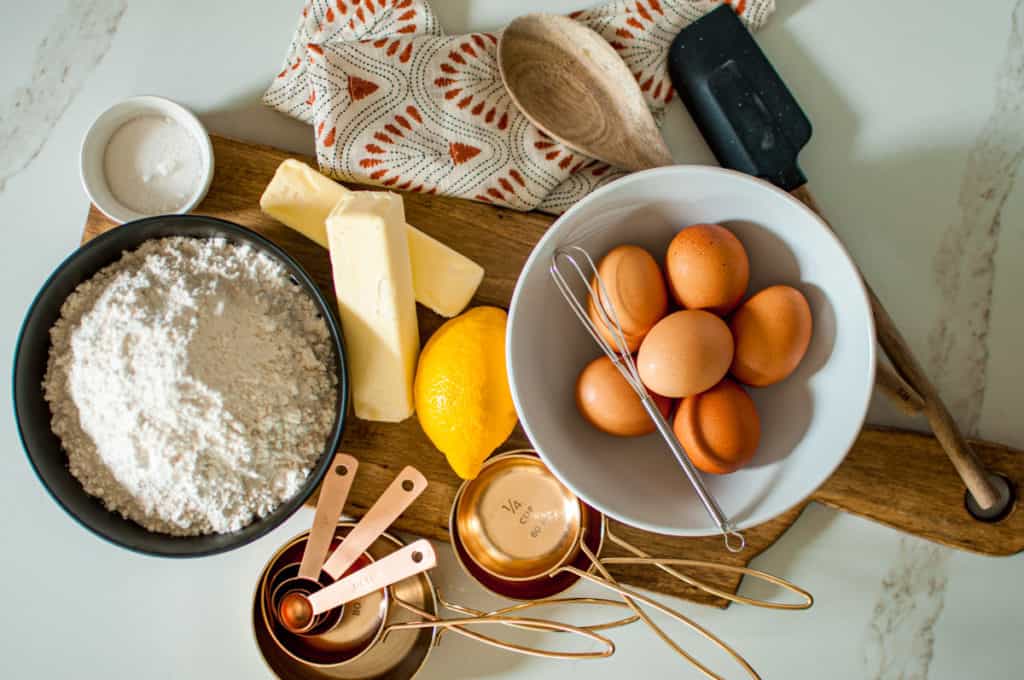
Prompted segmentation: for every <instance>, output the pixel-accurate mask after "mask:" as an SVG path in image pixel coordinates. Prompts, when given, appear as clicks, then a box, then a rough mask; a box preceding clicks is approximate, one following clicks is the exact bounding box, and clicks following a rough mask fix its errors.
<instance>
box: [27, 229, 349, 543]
mask: <svg viewBox="0 0 1024 680" xmlns="http://www.w3.org/2000/svg"><path fill="white" fill-rule="evenodd" d="M50 338H51V341H52V346H51V349H50V358H49V365H48V367H47V372H46V377H45V379H44V381H43V388H44V391H45V395H46V400H47V401H48V402H49V404H50V409H51V411H52V414H53V418H52V421H51V424H52V427H53V431H54V432H55V433H56V434H57V435H58V436H59V437H60V439H61V441H62V443H63V445H64V448H65V450H66V451H67V456H68V464H69V468H70V470H71V473H72V474H73V475H74V476H75V477H76V478H78V480H79V481H80V482H81V483H82V485H83V487H84V488H85V490H86V491H87V492H88V493H89V494H91V495H93V496H96V497H97V498H99V499H100V500H101V501H103V503H104V504H105V505H106V506H107V507H108V508H109V509H110V510H113V511H116V512H119V513H121V514H122V515H123V516H125V517H127V518H129V519H132V520H134V521H135V522H137V523H139V524H140V525H142V526H143V527H145V528H146V529H149V530H150V531H157V532H162V533H168V534H174V535H181V536H187V535H198V534H207V533H223V532H229V531H234V530H237V529H241V528H242V527H244V526H246V525H247V524H249V523H251V522H252V521H253V520H254V519H255V518H257V517H262V516H265V515H267V514H268V513H270V512H272V511H273V510H274V509H275V508H277V507H278V506H279V505H280V504H281V503H282V502H284V501H286V500H288V499H289V498H291V497H292V496H294V495H295V494H296V493H297V492H298V490H299V489H300V487H301V486H302V484H303V482H304V481H305V480H306V478H307V476H308V475H309V473H310V470H311V469H312V468H313V467H314V465H315V464H316V462H317V460H318V459H319V457H320V456H321V454H322V453H323V451H324V447H325V444H326V443H327V438H328V435H329V434H330V431H331V429H332V426H333V424H334V419H335V415H336V398H337V389H338V386H337V378H336V375H335V372H334V370H333V362H334V351H333V348H332V345H331V340H330V335H329V333H328V330H327V325H326V323H325V321H324V320H323V318H321V317H320V315H319V314H318V311H317V308H316V306H315V304H314V302H313V300H312V299H311V298H310V296H309V295H308V294H307V293H306V292H305V291H304V290H303V289H302V288H300V287H299V286H297V285H295V284H294V283H293V282H292V281H291V279H290V278H289V276H288V272H287V270H286V269H285V268H284V267H283V266H282V265H281V264H280V263H278V262H276V261H275V260H273V259H272V258H270V257H269V256H268V255H266V254H264V253H262V252H260V251H258V250H255V249H253V248H252V247H250V246H247V245H237V244H233V243H230V242H228V241H226V240H224V239H193V238H179V237H172V238H164V239H158V240H152V241H148V242H146V243H145V244H143V246H142V247H140V248H139V249H138V250H136V251H134V252H131V253H126V254H125V255H124V256H123V257H122V258H121V260H119V261H118V262H116V263H114V264H112V265H110V266H108V267H106V268H105V269H103V270H101V271H100V272H98V273H97V274H96V275H95V276H93V277H92V278H91V279H89V280H88V281H85V282H84V283H82V284H81V285H79V286H78V288H76V289H75V291H74V292H73V293H72V294H71V296H69V297H68V299H67V300H66V301H65V303H64V305H63V307H62V308H61V318H60V319H59V320H58V321H57V323H56V324H55V325H54V327H53V328H52V329H51V331H50Z"/></svg>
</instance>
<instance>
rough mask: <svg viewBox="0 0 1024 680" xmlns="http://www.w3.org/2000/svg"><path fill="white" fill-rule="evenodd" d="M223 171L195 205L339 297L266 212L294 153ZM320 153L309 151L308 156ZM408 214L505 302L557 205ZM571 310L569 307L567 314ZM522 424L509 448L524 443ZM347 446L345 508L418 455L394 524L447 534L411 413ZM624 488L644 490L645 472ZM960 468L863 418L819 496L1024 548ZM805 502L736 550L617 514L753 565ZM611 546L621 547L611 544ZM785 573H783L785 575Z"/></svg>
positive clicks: (997, 455)
mask: <svg viewBox="0 0 1024 680" xmlns="http://www.w3.org/2000/svg"><path fill="white" fill-rule="evenodd" d="M213 146H214V153H215V157H216V159H217V161H216V174H215V176H214V179H213V185H212V186H211V187H210V193H209V195H208V196H207V198H206V200H205V201H203V203H202V204H201V205H200V206H199V208H198V209H197V210H196V212H197V213H200V214H204V215H211V216H213V217H220V218H223V219H226V220H231V221H233V222H237V223H238V224H242V225H244V226H246V227H249V228H250V229H253V230H255V231H258V232H259V233H261V234H263V235H264V236H266V237H267V238H269V239H271V240H272V241H274V242H275V243H277V244H278V245H280V246H281V247H282V248H284V249H285V250H286V251H288V252H289V253H290V254H291V255H292V256H293V257H295V259H297V260H298V261H299V262H300V263H301V264H302V265H303V266H304V267H305V268H306V270H307V271H308V272H309V273H310V275H311V276H312V277H313V278H314V279H315V280H316V282H317V283H318V284H319V285H320V287H321V288H322V289H323V290H324V292H325V293H326V294H327V295H328V297H330V298H331V299H333V297H334V294H333V291H332V284H331V273H330V261H329V258H328V254H327V251H326V250H324V249H323V248H321V247H320V246H318V245H317V244H315V243H313V242H312V241H309V240H307V239H306V238H304V237H303V236H301V235H300V234H298V233H296V232H294V231H292V230H290V229H288V228H287V227H285V226H284V225H282V224H280V223H279V222H277V221H275V220H273V219H271V218H269V217H267V216H266V215H264V214H263V213H261V212H260V209H259V197H260V194H262V192H263V189H264V187H266V185H267V183H268V182H269V181H270V178H271V176H272V175H273V173H274V170H275V169H276V168H277V165H278V164H279V163H280V162H281V161H282V160H284V159H285V158H288V157H290V156H289V154H287V153H284V152H282V151H280V150H277V149H273V148H270V147H266V146H256V145H252V144H247V143H244V142H239V141H235V140H231V139H226V138H221V137H214V138H213ZM303 160H306V161H307V162H310V163H312V162H313V161H311V160H310V159H303ZM404 199H405V211H406V217H407V219H408V221H409V223H410V224H414V225H416V226H417V227H418V228H420V229H422V230H423V231H425V232H426V233H428V234H430V235H431V236H434V237H435V238H438V239H440V240H441V241H442V242H444V243H447V244H449V245H451V246H452V247H454V248H456V249H457V250H459V251H460V252H462V253H465V254H466V255H468V256H469V257H471V258H472V259H474V260H475V261H477V262H479V263H480V264H481V265H483V266H484V268H485V269H486V271H487V274H486V277H485V278H484V281H483V284H482V285H481V286H480V290H479V291H478V293H477V296H476V298H475V299H474V300H473V304H474V305H496V306H499V307H505V308H507V307H508V304H509V301H510V299H511V297H512V290H513V288H514V286H515V282H516V278H517V277H518V275H519V271H520V269H521V268H522V266H523V264H524V263H525V261H526V258H527V256H528V255H529V253H530V250H531V249H532V247H533V245H534V244H535V243H536V242H537V240H538V239H539V238H540V236H541V235H542V234H543V233H544V231H545V230H546V229H547V227H548V226H549V225H550V224H551V222H552V221H553V218H552V217H551V216H549V215H543V214H540V213H521V212H515V211H512V210H506V209H502V208H497V207H493V206H490V205H484V204H481V203H473V202H470V201H465V200H461V199H455V198H446V197H441V196H428V195H423V194H416V193H407V194H404ZM115 226H116V225H115V224H114V223H113V222H111V221H110V220H109V219H108V218H106V217H105V216H104V215H103V214H102V213H101V212H99V211H98V210H97V209H96V208H95V207H93V208H91V209H90V211H89V216H88V219H87V222H86V225H85V232H84V234H83V241H87V240H89V239H90V238H93V237H94V236H96V235H98V234H100V233H102V232H104V231H107V230H108V229H112V228H113V227H115ZM417 307H418V313H419V322H420V334H421V340H422V341H424V342H425V341H426V340H427V338H428V337H430V335H431V333H433V332H434V330H436V329H437V327H438V326H439V325H440V324H441V323H442V322H443V319H442V318H441V317H439V316H437V315H436V314H434V313H433V312H430V311H428V310H426V309H424V308H423V307H422V306H417ZM566 313H568V311H567V312H566ZM973 444H974V446H975V447H976V451H977V452H978V455H979V456H980V457H981V459H982V461H983V462H984V464H985V465H986V466H987V467H988V468H989V469H990V470H992V471H994V472H998V473H1001V474H1003V475H1005V476H1006V477H1008V478H1009V479H1010V480H1012V482H1013V483H1014V484H1015V485H1016V486H1017V488H1020V487H1021V483H1022V481H1024V455H1022V452H1020V451H1016V450H1013V449H1010V448H1007V447H1005V446H1001V445H999V444H992V443H989V442H973ZM527 446H529V442H528V441H527V439H526V437H525V435H524V434H523V431H522V429H521V428H517V429H516V430H515V432H514V433H513V434H512V437H511V438H510V439H509V441H508V442H507V443H506V444H505V445H504V446H503V447H501V450H508V449H513V448H520V447H527ZM342 449H343V450H345V451H347V452H349V453H352V454H354V455H356V456H357V457H358V458H359V460H360V461H361V464H360V469H359V473H358V475H359V476H358V479H357V480H356V483H355V485H354V486H353V488H352V492H351V495H350V496H349V504H348V506H347V508H346V510H347V512H349V513H352V514H354V515H361V514H362V513H363V512H364V511H365V510H366V509H367V508H368V507H369V506H370V505H371V504H372V503H373V501H374V499H376V497H377V496H378V495H379V494H380V493H381V492H382V491H383V490H384V488H385V487H386V486H387V484H388V483H389V482H390V481H391V480H392V478H393V477H394V475H395V474H396V473H397V472H398V470H399V469H401V468H402V467H403V466H405V465H407V464H412V465H415V466H416V467H417V468H419V469H420V470H421V471H422V472H423V473H424V474H425V475H426V476H427V478H428V479H429V480H430V486H429V487H428V489H427V491H426V492H425V493H424V494H423V495H422V496H421V497H420V498H419V500H417V501H416V503H415V504H414V505H413V506H412V508H410V509H409V510H408V511H407V512H406V513H405V514H404V516H403V517H402V518H401V519H400V520H399V521H398V522H397V523H396V528H398V529H400V530H402V531H408V532H411V533H414V534H419V535H421V536H426V537H428V538H434V539H440V540H448V529H447V525H448V513H449V510H450V508H451V502H452V499H453V497H454V494H455V491H456V489H457V488H458V485H459V483H460V482H459V479H458V477H456V476H455V474H454V473H453V472H452V471H451V470H450V469H449V467H448V465H447V463H446V462H445V459H444V457H443V456H442V455H441V454H440V453H438V452H437V450H436V449H434V447H433V446H432V445H431V444H430V442H429V441H428V440H427V439H426V437H425V435H424V434H423V432H422V431H421V430H420V427H419V425H418V423H417V422H416V419H415V418H410V419H409V420H407V421H405V422H404V423H400V424H397V425H395V424H387V423H371V422H366V421H361V420H358V419H356V418H355V417H350V418H349V419H348V422H347V424H346V428H345V434H344V437H343V439H342ZM633 484H634V485H636V488H632V489H630V488H628V485H627V486H626V487H624V489H623V492H624V493H642V484H643V480H636V481H635V482H633ZM963 494H964V490H963V485H962V484H961V482H960V480H959V478H958V477H957V476H956V473H955V472H954V471H953V468H952V466H951V465H950V463H949V461H948V460H947V459H946V457H945V455H944V453H943V452H942V449H941V448H940V447H939V444H938V443H937V442H936V440H935V439H934V438H932V437H931V436H928V435H923V434H917V433H913V432H906V431H899V430H891V429H884V428H877V427H871V426H868V427H865V428H864V430H863V431H862V432H861V434H860V436H859V438H858V439H857V441H856V442H855V443H854V445H853V448H852V450H851V451H850V453H849V455H848V456H847V457H846V459H845V461H844V462H843V464H842V465H841V466H840V467H839V469H838V470H837V471H836V472H835V473H834V474H833V475H832V477H831V478H830V479H829V480H828V481H826V482H825V484H824V485H822V487H821V488H820V489H818V491H817V492H815V494H814V495H813V496H812V499H813V500H817V501H819V502H821V503H824V504H826V505H829V506H832V507H835V508H839V509H841V510H844V511H847V512H851V513H853V514H856V515H860V516H863V517H866V518H868V519H872V520H875V521H877V522H880V523H882V524H886V525H888V526H891V527H894V528H896V529H899V530H901V531H906V532H909V533H912V534H916V535H918V536H922V537H924V538H927V539H930V540H932V541H936V542H939V543H943V544H945V545H949V546H952V547H955V548H960V549H964V550H971V551H974V552H979V553H985V554H991V555H1009V554H1013V553H1016V552H1019V551H1021V550H1024V513H1021V512H1020V511H1019V510H1018V509H1017V508H1014V511H1013V512H1011V513H1010V514H1009V516H1008V517H1006V518H1005V519H1003V520H1002V521H1000V522H996V523H983V522H979V521H977V520H975V519H973V518H972V517H971V516H970V515H969V514H968V513H967V511H966V510H965V508H964V495H963ZM804 507H805V504H802V505H800V506H797V507H795V508H793V509H791V510H790V511H788V512H787V513H785V514H784V515H782V516H781V517H778V518H776V519H774V520H772V521H771V522H767V523H765V524H762V525H760V526H757V527H754V528H751V529H749V530H747V531H746V532H744V533H745V535H746V537H747V546H748V547H747V549H746V550H745V551H744V552H743V553H742V554H740V555H731V554H729V553H727V552H726V551H725V550H724V548H723V547H722V542H721V539H720V538H718V537H709V538H675V537H671V536H660V535H656V534H651V533H647V532H643V531H640V530H637V529H633V528H630V527H626V526H623V525H620V524H618V523H616V522H612V525H611V526H612V529H613V530H614V531H615V532H616V533H618V534H619V535H620V536H622V537H623V538H625V539H627V540H628V541H630V542H632V543H634V544H635V545H637V546H638V547H640V548H641V549H643V550H645V551H646V552H648V553H651V554H652V555H656V556H666V557H686V558H690V559H704V560H712V561H718V562H726V563H731V564H739V565H742V564H746V563H748V562H749V561H750V560H751V559H752V558H754V557H755V556H756V555H758V554H759V553H760V552H762V551H763V550H765V549H766V548H767V547H768V546H770V545H771V544H772V543H773V542H775V540H777V539H778V538H779V537H780V536H781V535H782V534H783V532H785V531H786V529H788V528H789V527H790V525H792V524H793V522H795V521H796V519H797V518H798V517H799V516H800V513H801V512H802V511H803V508H804ZM606 554H609V555H611V554H619V553H617V552H616V551H615V550H614V549H612V548H606ZM612 572H613V573H614V574H615V575H616V576H617V577H619V578H621V580H622V581H624V582H626V583H630V584H633V585H637V586H642V587H645V588H649V589H651V590H655V591H659V592H664V593H670V594H673V595H678V596H681V597H685V598H688V599H691V600H694V601H697V602H702V603H706V604H712V605H716V606H725V604H726V603H725V601H724V600H721V599H718V598H713V597H710V596H708V595H705V594H704V593H702V592H700V591H697V590H695V589H693V588H691V587H689V586H686V585H684V584H681V583H678V582H676V581H675V580H673V579H672V578H671V577H669V576H667V575H665V574H663V573H662V572H660V571H658V570H656V569H650V568H639V567H627V566H622V567H616V568H613V569H612ZM698 575H699V576H701V577H703V578H705V579H706V580H708V581H710V582H712V583H714V584H715V585H716V586H718V587H719V588H722V589H724V590H728V591H732V592H735V591H736V589H737V588H738V587H739V582H740V579H739V578H738V577H733V576H731V575H730V576H722V575H719V574H698ZM782 576H785V575H784V574H782Z"/></svg>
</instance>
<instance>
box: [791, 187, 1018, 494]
mask: <svg viewBox="0 0 1024 680" xmlns="http://www.w3.org/2000/svg"><path fill="white" fill-rule="evenodd" d="M792 194H793V196H794V197H795V198H796V199H797V200H799V201H800V202H801V203H803V204H804V205H806V206H807V207H808V208H810V209H811V210H813V211H814V212H815V213H817V214H818V216H819V217H821V219H822V220H824V221H825V223H826V224H828V223H829V222H828V219H827V218H826V217H825V216H824V215H823V214H822V212H821V209H820V208H819V207H818V203H817V201H815V200H814V196H813V194H811V191H810V189H808V188H807V185H806V184H805V185H803V186H802V187H798V188H796V189H794V190H793V191H792ZM829 226H831V225H829ZM864 287H865V288H866V289H867V292H868V299H869V301H870V303H871V312H872V314H873V315H874V317H875V331H876V333H877V334H878V343H879V344H880V345H881V346H882V349H884V350H885V353H886V354H887V355H888V356H889V359H890V360H891V361H892V365H893V367H894V368H895V369H896V373H897V374H898V375H899V377H900V378H902V379H903V380H904V381H905V382H906V383H907V384H908V385H909V386H910V387H911V388H913V389H914V390H916V391H917V393H918V394H919V395H920V396H921V399H922V401H923V408H924V414H925V415H926V416H927V417H928V422H929V424H930V425H931V428H932V431H933V432H934V433H935V437H936V438H937V439H938V440H939V443H941V444H942V448H943V449H944V450H945V452H946V455H947V456H949V460H950V462H952V463H953V467H954V468H956V471H957V474H959V475H960V479H962V480H963V482H964V485H966V487H967V489H968V491H970V492H971V495H972V496H974V499H975V500H976V501H977V503H978V505H979V506H981V507H982V508H990V507H992V506H993V505H995V504H996V503H998V502H999V494H998V493H997V491H996V490H995V488H993V486H992V483H991V482H990V481H989V478H988V474H987V473H986V472H985V468H983V467H982V465H981V463H980V462H979V461H978V458H977V456H975V454H974V451H972V450H971V447H970V445H969V444H968V443H967V440H966V439H965V438H964V436H963V434H962V433H961V432H960V428H959V427H957V424H956V421H955V420H953V416H952V415H950V413H949V410H948V409H947V408H946V405H945V404H944V403H943V402H942V399H941V398H940V397H939V393H938V390H937V389H936V388H935V385H933V384H932V381H931V380H929V379H928V376H927V374H925V372H924V369H923V368H922V367H921V364H920V363H919V362H918V361H917V357H915V356H914V353H913V352H912V351H911V349H910V345H909V344H907V341H906V339H905V338H904V337H903V334H902V333H900V330H899V329H898V328H897V327H896V324H895V323H894V322H893V320H892V317H891V316H889V312H887V311H886V309H885V307H884V306H883V305H882V301H881V300H879V299H878V296H877V295H875V291H874V290H872V288H871V286H870V285H869V284H868V283H867V281H865V282H864Z"/></svg>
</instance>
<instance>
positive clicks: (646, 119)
mask: <svg viewBox="0 0 1024 680" xmlns="http://www.w3.org/2000/svg"><path fill="white" fill-rule="evenodd" d="M498 70H499V71H500V72H501V80H502V82H503V83H504V84H505V89H506V90H508V93H509V96H510V97H511V98H512V102H513V103H514V104H515V105H516V107H517V108H518V109H519V110H520V111H521V112H522V113H523V115H524V116H526V118H527V119H528V120H529V121H530V122H531V123H533V124H534V125H536V126H537V127H538V128H540V129H541V130H543V131H544V132H545V133H546V134H547V135H548V136H550V137H552V138H553V139H555V140H557V141H559V142H561V143H562V144H565V145H566V146H568V147H571V148H573V149H574V150H576V151H578V152H580V153H582V154H584V155H587V156H591V157H592V158H598V159H600V160H603V161H606V162H608V163H610V164H612V165H614V166H616V167H619V168H623V169H626V170H644V169H647V168H654V167H659V166H662V165H672V155H671V154H670V153H669V150H668V147H667V146H666V145H665V140H664V139H662V137H661V133H660V132H659V131H658V126H657V125H656V124H655V123H654V117H653V116H652V115H651V111H650V109H649V108H648V107H647V102H646V101H645V99H644V94H643V92H641V91H640V86H639V85H638V84H637V82H636V78H634V77H633V74H632V73H630V72H629V68H628V67H627V66H626V64H625V62H623V61H622V58H621V57H619V55H618V54H617V53H616V52H615V49H614V48H613V47H612V46H611V45H609V44H608V41H606V40H605V39H604V38H602V37H601V36H600V35H599V34H598V33H596V32H595V31H593V30H591V29H590V28H587V27H586V26H584V25H583V24H581V23H579V22H577V21H574V20H572V19H570V18H568V17H564V16H557V15H553V14H527V15H526V16H522V17H519V18H518V19H516V20H515V21H513V22H512V23H511V24H509V25H508V27H507V28H506V29H505V30H504V32H503V33H502V35H501V39H500V41H499V42H498Z"/></svg>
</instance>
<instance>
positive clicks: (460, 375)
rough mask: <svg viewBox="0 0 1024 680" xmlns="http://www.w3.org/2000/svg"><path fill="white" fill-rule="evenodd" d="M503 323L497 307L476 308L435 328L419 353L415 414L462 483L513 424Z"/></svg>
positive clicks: (514, 422)
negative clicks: (506, 370)
mask: <svg viewBox="0 0 1024 680" xmlns="http://www.w3.org/2000/svg"><path fill="white" fill-rule="evenodd" d="M507 319H508V316H507V315H506V314H505V311H504V310H501V309H498V308H497V307H474V308H473V309H470V310H469V311H467V312H465V313H464V314H461V315H460V316H457V317H455V318H454V319H451V320H449V321H447V322H446V323H445V324H444V325H443V326H441V327H440V328H438V329H437V332H436V333H434V334H433V335H432V336H431V337H430V340H429V341H427V344H426V346H424V347H423V351H422V352H420V360H419V366H418V367H417V369H416V382H415V384H414V386H413V396H414V398H415V400H416V415H417V416H418V417H419V421H420V426H422V427H423V431H424V432H426V433H427V437H429V438H430V441H431V442H433V444H434V446H436V447H437V448H438V449H439V450H440V451H441V453H443V454H444V455H445V456H446V457H447V458H448V464H449V465H451V466H452V469H453V470H455V474H457V475H458V476H459V477H462V478H463V479H473V478H474V477H476V476H477V474H478V473H479V472H480V466H481V465H483V462H484V459H486V458H487V456H489V455H490V454H491V452H492V451H494V450H495V449H496V448H498V446H500V445H501V443H502V442H504V441H505V440H506V439H508V436H509V435H510V434H512V429H513V428H514V427H515V426H516V420H517V417H516V410H515V407H514V406H513V405H512V393H511V392H510V391H509V388H508V374H507V373H506V372H505V323H506V321H507Z"/></svg>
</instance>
